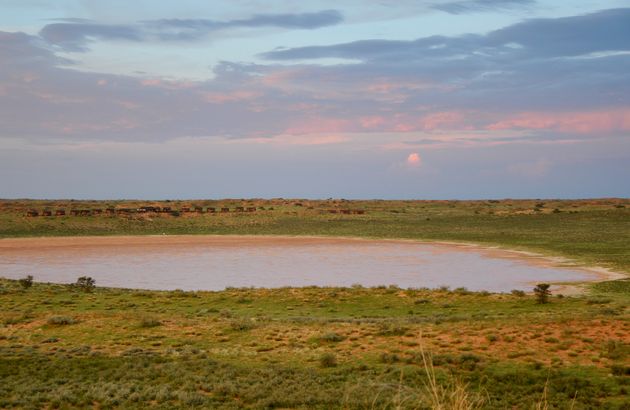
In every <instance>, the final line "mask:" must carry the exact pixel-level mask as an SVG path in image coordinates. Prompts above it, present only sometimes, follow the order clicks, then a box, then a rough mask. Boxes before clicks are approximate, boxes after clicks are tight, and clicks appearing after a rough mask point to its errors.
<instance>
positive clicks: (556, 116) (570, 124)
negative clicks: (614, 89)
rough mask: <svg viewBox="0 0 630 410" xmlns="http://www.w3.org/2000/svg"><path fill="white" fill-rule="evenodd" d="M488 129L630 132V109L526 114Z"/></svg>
mask: <svg viewBox="0 0 630 410" xmlns="http://www.w3.org/2000/svg"><path fill="white" fill-rule="evenodd" d="M486 128H487V129H489V130H506V129H519V128H520V129H533V130H541V129H547V130H555V131H560V132H575V133H580V134H593V133H597V132H611V131H630V108H619V109H615V110H610V111H586V112H569V113H540V112H526V113H522V114H519V115H517V116H515V117H513V118H508V119H505V120H501V121H498V122H495V123H494V124H490V125H488V126H487V127H486Z"/></svg>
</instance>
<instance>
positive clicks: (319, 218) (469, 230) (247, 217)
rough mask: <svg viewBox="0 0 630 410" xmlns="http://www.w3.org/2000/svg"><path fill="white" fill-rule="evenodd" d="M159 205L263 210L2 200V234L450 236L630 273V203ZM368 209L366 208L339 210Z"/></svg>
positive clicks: (264, 202) (274, 202)
mask: <svg viewBox="0 0 630 410" xmlns="http://www.w3.org/2000/svg"><path fill="white" fill-rule="evenodd" d="M149 204H150V205H160V206H170V207H172V208H174V209H180V208H181V207H183V206H192V207H194V206H201V207H208V206H211V207H217V208H220V207H224V206H225V207H231V208H232V209H233V208H234V207H236V206H244V207H256V208H257V211H256V212H254V213H234V212H231V213H228V214H201V215H197V214H183V215H182V216H178V217H176V216H171V215H163V214H132V215H126V216H104V215H99V216H86V217H76V216H63V217H35V218H29V217H25V212H26V210H28V209H30V208H35V209H39V210H41V209H45V208H48V209H52V210H54V209H57V208H64V209H66V210H70V209H85V208H102V209H104V208H107V207H118V208H134V207H139V206H142V205H147V202H146V201H144V202H140V201H32V200H26V201H9V200H4V201H0V238H2V237H28V236H76V235H145V234H163V233H164V234H251V235H263V234H266V235H323V236H354V237H371V238H407V239H420V240H447V241H464V242H475V243H481V244H489V245H500V246H504V247H507V248H513V249H526V250H533V251H537V252H541V253H547V254H553V255H561V256H566V257H569V258H572V259H576V260H578V261H580V262H582V263H585V264H590V265H602V266H606V267H609V268H613V269H616V270H620V271H624V272H630V200H628V199H597V200H562V201H560V200H502V201H494V200H490V201H344V200H329V201H305V200H281V199H277V200H222V201H210V200H208V201H163V202H150V203H149ZM343 209H361V210H365V214H363V215H345V214H340V213H330V211H331V210H336V211H341V210H343Z"/></svg>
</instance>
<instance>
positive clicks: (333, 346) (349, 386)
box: [0, 199, 630, 409]
mask: <svg viewBox="0 0 630 410" xmlns="http://www.w3.org/2000/svg"><path fill="white" fill-rule="evenodd" d="M143 205H147V202H145V201H108V202H98V201H26V200H25V201H13V200H12V201H9V200H5V201H2V202H0V206H1V208H0V238H2V237H4V238H15V237H35V236H85V235H148V234H151V235H155V234H167V235H169V234H240V235H295V236H303V235H313V236H343V237H364V238H392V239H394V238H395V239H414V240H426V241H454V242H467V243H476V244H481V245H487V246H498V247H503V248H507V249H517V250H524V251H532V252H537V253H542V254H545V255H550V256H560V257H564V258H568V259H570V260H572V261H575V262H576V263H578V264H581V265H584V266H600V267H603V268H607V269H611V270H613V271H616V272H621V273H626V274H627V273H629V272H630V200H627V199H597V200H500V201H498V200H490V201H345V200H328V201H309V200H299V199H296V200H285V199H275V200H223V201H169V202H165V201H162V202H150V203H149V205H155V206H169V207H172V208H173V209H180V208H182V207H195V206H198V207H202V208H203V209H204V210H205V209H206V208H207V207H216V208H221V207H229V208H230V209H231V210H234V209H235V207H237V206H242V207H244V208H246V207H255V208H256V211H255V212H228V213H225V214H221V213H215V214H210V213H206V212H204V213H201V214H197V213H183V214H180V215H179V216H174V215H171V214H152V213H142V214H139V213H130V214H127V215H111V216H106V215H94V216H83V217H81V216H59V217H54V216H51V217H47V216H46V217H41V216H38V217H26V216H25V212H26V211H27V210H28V209H38V210H42V209H53V210H54V209H58V208H64V209H66V210H69V209H73V208H76V209H103V208H107V207H119V208H137V207H139V206H143ZM342 210H362V211H364V212H363V213H361V214H346V213H343V212H341V211H342ZM333 211H334V212H333ZM33 274H34V275H36V272H33ZM497 274H500V273H497ZM0 276H1V273H0ZM581 289H582V292H581V293H579V294H575V295H570V296H564V295H560V294H554V295H552V296H551V298H550V301H549V303H545V304H540V303H537V300H536V298H535V296H534V295H532V294H521V293H520V292H514V293H489V292H470V291H468V290H466V289H463V288H457V289H445V288H442V289H400V288H398V287H396V286H390V285H389V284H388V283H384V284H383V286H379V287H374V288H364V287H362V286H359V285H356V286H353V287H349V288H318V287H305V288H279V289H253V288H238V289H226V290H224V291H218V292H184V291H146V290H133V289H112V288H102V287H98V283H97V287H96V288H95V289H87V290H86V289H82V288H80V287H77V286H72V285H64V284H43V283H35V284H33V285H32V286H31V287H23V286H21V284H20V283H19V282H18V281H11V280H2V281H0V407H2V408H12V407H17V408H85V407H93V408H115V407H119V408H146V407H147V406H153V407H155V408H175V407H195V406H198V407H206V408H243V407H245V408H364V409H370V408H439V406H442V407H441V408H477V407H481V408H489V409H494V408H522V409H530V408H575V409H579V408H611V409H625V408H628V407H629V406H630V401H629V400H628V391H629V389H630V359H629V358H630V321H629V319H630V315H629V306H630V281H629V280H628V279H626V278H623V279H619V280H614V281H604V282H600V283H596V284H589V285H581Z"/></svg>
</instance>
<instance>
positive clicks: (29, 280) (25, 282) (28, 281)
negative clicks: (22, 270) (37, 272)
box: [18, 275, 33, 289]
mask: <svg viewBox="0 0 630 410" xmlns="http://www.w3.org/2000/svg"><path fill="white" fill-rule="evenodd" d="M18 282H19V284H20V286H22V288H23V289H28V288H30V287H31V286H33V275H28V276H26V277H24V278H22V279H19V280H18Z"/></svg>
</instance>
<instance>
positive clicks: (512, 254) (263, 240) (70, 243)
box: [0, 235, 627, 294]
mask: <svg viewBox="0 0 630 410" xmlns="http://www.w3.org/2000/svg"><path fill="white" fill-rule="evenodd" d="M348 242H352V243H354V244H356V243H362V242H363V243H370V244H374V243H379V242H381V243H389V244H392V243H401V244H418V245H430V246H432V247H433V248H434V249H436V250H438V251H439V250H440V249H443V251H444V252H449V251H452V250H458V251H460V252H461V251H465V252H475V253H479V254H482V255H484V256H487V257H492V258H502V259H517V260H522V261H525V262H527V263H528V264H532V265H536V266H541V267H553V268H560V269H562V268H567V269H571V270H579V271H583V272H587V273H590V274H591V275H593V280H592V281H589V282H597V281H605V280H614V279H621V278H626V277H627V275H625V274H623V273H620V272H614V271H611V270H609V269H606V268H603V267H598V266H583V265H580V264H579V263H576V262H575V261H571V260H570V259H567V258H563V257H555V256H546V255H540V254H536V253H533V252H527V251H520V250H510V249H504V248H500V247H494V246H484V245H478V244H473V243H459V242H447V241H421V240H409V239H366V238H354V237H318V236H275V235H251V236H244V235H146V236H82V237H37V238H4V239H0V256H1V255H2V253H3V252H9V253H10V252H15V251H17V252H19V251H28V252H33V251H37V250H46V249H47V250H50V249H54V248H64V249H66V250H67V249H73V250H76V252H81V250H82V249H88V248H93V247H110V246H111V247H116V246H125V247H130V248H134V249H137V250H141V249H142V247H145V246H146V247H149V246H153V247H154V246H156V245H160V246H161V245H163V246H169V247H185V246H190V245H207V246H214V247H244V246H245V247H247V246H257V247H260V246H265V245H269V246H292V245H293V246H295V245H300V246H304V245H309V244H313V245H318V244H327V245H334V244H343V243H348ZM554 288H555V291H556V292H561V293H564V294H574V293H579V292H581V291H582V289H581V286H580V285H579V284H568V283H557V284H555V287H554Z"/></svg>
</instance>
